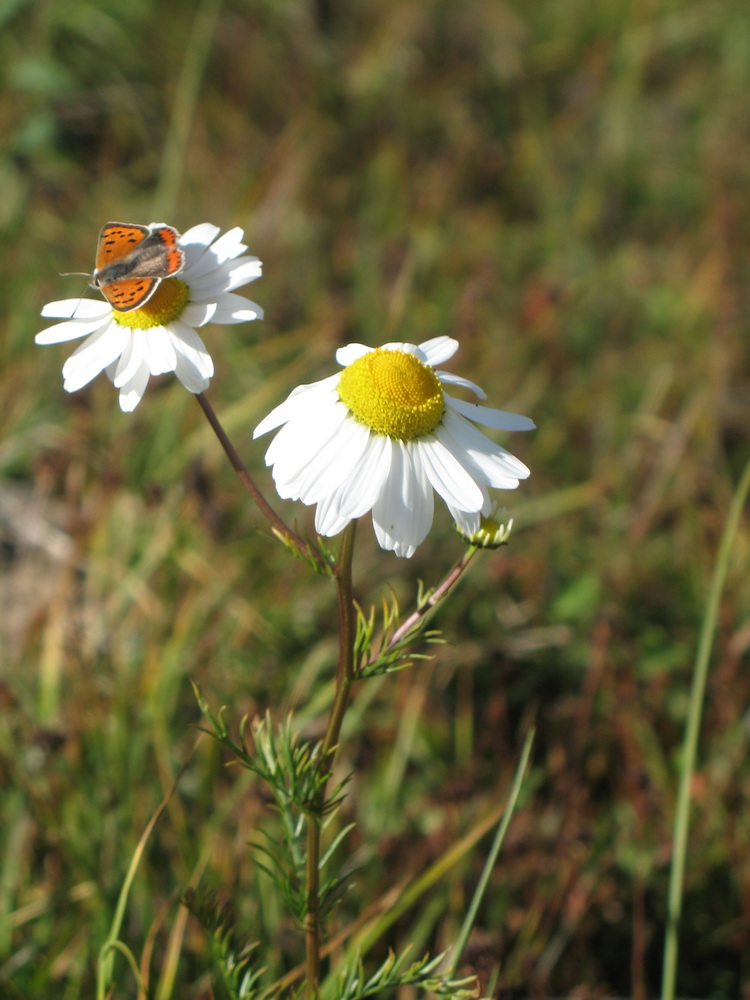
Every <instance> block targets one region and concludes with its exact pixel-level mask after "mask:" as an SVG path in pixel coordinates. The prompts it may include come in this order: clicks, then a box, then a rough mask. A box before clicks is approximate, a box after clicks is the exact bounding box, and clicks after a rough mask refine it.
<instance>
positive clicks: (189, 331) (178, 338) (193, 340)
mask: <svg viewBox="0 0 750 1000" xmlns="http://www.w3.org/2000/svg"><path fill="white" fill-rule="evenodd" d="M168 329H169V332H170V333H171V334H172V338H173V339H172V343H173V344H174V348H175V350H176V351H178V352H179V353H180V354H181V355H182V356H183V357H184V358H186V359H187V360H188V361H190V362H191V364H193V365H194V366H195V369H196V371H198V372H200V374H201V375H202V377H203V378H211V376H212V375H213V373H214V363H213V361H212V360H211V355H210V354H209V353H208V351H207V350H206V345H205V344H204V343H203V341H202V340H201V338H200V337H199V336H198V334H197V333H196V332H195V330H194V329H193V328H192V327H191V326H188V325H187V323H183V322H182V321H181V320H179V319H176V320H173V321H172V322H171V323H170V324H169V327H168Z"/></svg>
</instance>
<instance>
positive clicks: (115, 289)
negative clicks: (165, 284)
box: [100, 278, 161, 312]
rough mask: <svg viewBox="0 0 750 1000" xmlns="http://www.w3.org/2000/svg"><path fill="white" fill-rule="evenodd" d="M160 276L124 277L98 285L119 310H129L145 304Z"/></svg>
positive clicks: (111, 303) (154, 289)
mask: <svg viewBox="0 0 750 1000" xmlns="http://www.w3.org/2000/svg"><path fill="white" fill-rule="evenodd" d="M160 281H161V278H124V279H123V280H122V281H111V282H110V283H109V284H107V285H100V288H101V291H102V294H103V295H104V296H105V298H106V299H107V301H108V302H109V303H110V305H112V306H114V308H115V309H117V310H119V312H129V311H130V310H131V309H137V308H138V307H139V306H143V305H145V304H146V303H147V302H148V300H149V299H150V298H151V296H152V295H153V294H154V292H155V291H156V288H157V285H158V284H159V283H160Z"/></svg>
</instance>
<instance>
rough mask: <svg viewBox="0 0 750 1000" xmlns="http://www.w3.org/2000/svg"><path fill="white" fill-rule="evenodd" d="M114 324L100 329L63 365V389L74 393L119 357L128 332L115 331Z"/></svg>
mask: <svg viewBox="0 0 750 1000" xmlns="http://www.w3.org/2000/svg"><path fill="white" fill-rule="evenodd" d="M116 326H117V324H116V323H112V324H110V326H105V327H102V329H101V330H99V331H98V332H97V333H94V334H92V335H91V336H90V337H89V338H88V339H87V340H84V342H83V343H82V344H81V345H80V347H78V348H76V350H75V351H74V352H73V353H72V354H71V355H70V357H69V358H68V360H67V361H66V362H65V364H64V365H63V371H62V373H63V388H64V389H65V390H66V392H76V391H77V390H78V389H82V388H83V386H84V385H88V383H89V382H90V381H91V379H92V378H95V377H96V376H97V375H98V374H99V372H102V371H104V369H105V368H106V367H107V365H109V364H111V363H112V362H113V361H114V360H115V358H117V357H119V356H120V354H121V353H122V351H123V348H124V347H125V344H126V343H127V338H128V336H129V332H128V331H126V330H118V329H115V327H116Z"/></svg>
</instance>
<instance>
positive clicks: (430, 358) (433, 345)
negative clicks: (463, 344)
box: [419, 337, 458, 368]
mask: <svg viewBox="0 0 750 1000" xmlns="http://www.w3.org/2000/svg"><path fill="white" fill-rule="evenodd" d="M419 350H420V352H421V355H422V359H423V360H424V363H425V364H426V365H430V367H431V368H434V367H435V365H442V364H443V362H444V361H447V360H448V359H449V358H452V357H453V355H454V354H455V353H456V351H457V350H458V341H457V340H454V339H453V337H433V338H432V340H425V341H424V343H422V344H420V345H419Z"/></svg>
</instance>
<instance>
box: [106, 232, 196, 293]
mask: <svg viewBox="0 0 750 1000" xmlns="http://www.w3.org/2000/svg"><path fill="white" fill-rule="evenodd" d="M179 236H180V234H179V233H178V232H177V230H176V229H173V228H172V227H171V226H166V225H164V224H162V223H155V224H153V225H151V226H139V225H136V224H135V223H127V222H108V223H107V224H106V225H105V226H104V227H103V228H102V231H101V233H99V243H98V244H97V248H96V267H95V268H94V273H93V275H92V278H91V284H92V285H93V286H94V287H95V288H99V289H100V290H101V292H102V294H103V295H104V296H105V298H106V299H107V301H108V302H109V304H110V305H111V306H112V308H113V309H116V310H118V311H119V312H129V311H130V310H131V309H138V308H140V307H141V306H143V305H145V304H146V302H148V300H149V299H150V298H151V296H152V295H153V294H154V292H155V291H156V289H157V288H158V287H159V284H160V283H161V281H162V280H163V279H164V278H171V277H174V275H176V274H179V273H180V271H181V270H182V268H183V265H184V263H185V255H184V253H183V251H182V250H181V249H180V247H179V245H178V242H177V241H178V240H179Z"/></svg>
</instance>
